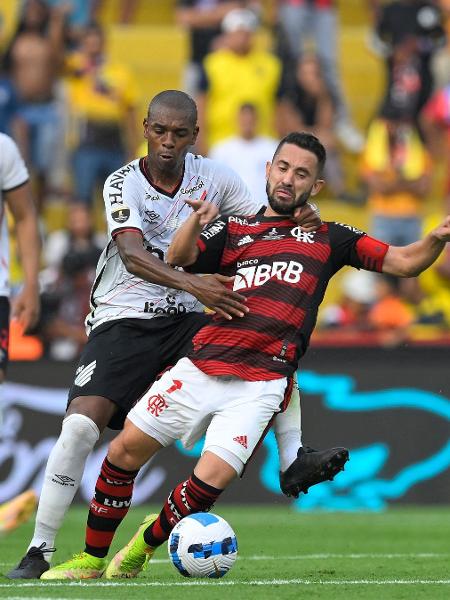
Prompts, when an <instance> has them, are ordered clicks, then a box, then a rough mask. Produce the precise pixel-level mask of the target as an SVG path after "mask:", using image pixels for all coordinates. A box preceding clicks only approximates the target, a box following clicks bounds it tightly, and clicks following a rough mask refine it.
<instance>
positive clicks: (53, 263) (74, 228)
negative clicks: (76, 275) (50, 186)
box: [43, 203, 105, 282]
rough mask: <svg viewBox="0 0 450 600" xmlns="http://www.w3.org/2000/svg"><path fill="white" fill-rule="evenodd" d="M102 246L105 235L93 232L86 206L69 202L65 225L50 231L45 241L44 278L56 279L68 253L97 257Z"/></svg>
mask: <svg viewBox="0 0 450 600" xmlns="http://www.w3.org/2000/svg"><path fill="white" fill-rule="evenodd" d="M104 246H105V236H104V235H102V234H100V233H96V232H95V229H94V223H93V220H92V216H91V214H90V212H89V209H88V208H87V206H86V205H85V204H80V203H73V204H71V205H70V206H69V212H68V218H67V224H66V226H65V227H64V228H63V229H59V230H57V231H54V232H52V233H51V234H50V235H49V236H48V237H47V240H46V241H45V244H44V248H43V258H44V263H45V266H46V272H45V280H46V281H52V282H53V281H55V280H56V279H57V277H58V275H59V271H60V269H61V266H62V263H63V260H64V257H65V256H66V255H67V254H68V253H73V252H77V253H80V254H87V255H88V256H97V257H98V256H100V254H101V251H102V249H103V248H104Z"/></svg>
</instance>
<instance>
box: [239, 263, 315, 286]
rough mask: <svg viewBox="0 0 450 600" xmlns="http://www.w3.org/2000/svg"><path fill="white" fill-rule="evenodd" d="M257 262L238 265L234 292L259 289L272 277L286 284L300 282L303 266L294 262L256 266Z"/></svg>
mask: <svg viewBox="0 0 450 600" xmlns="http://www.w3.org/2000/svg"><path fill="white" fill-rule="evenodd" d="M257 262H258V261H257V259H253V260H246V261H243V262H242V263H238V270H237V271H236V277H235V280H234V285H233V290H234V291H237V290H245V289H250V288H252V287H259V286H261V285H264V284H265V283H267V282H268V281H269V280H270V279H272V278H273V277H276V278H277V279H279V280H280V281H286V282H287V283H294V284H295V283H298V282H299V281H300V277H301V274H302V271H303V265H302V264H300V263H298V262H296V261H294V260H290V261H289V262H286V261H281V260H280V261H274V262H273V263H272V264H271V265H268V264H264V263H263V264H261V265H259V264H256V263H257ZM252 263H253V264H252Z"/></svg>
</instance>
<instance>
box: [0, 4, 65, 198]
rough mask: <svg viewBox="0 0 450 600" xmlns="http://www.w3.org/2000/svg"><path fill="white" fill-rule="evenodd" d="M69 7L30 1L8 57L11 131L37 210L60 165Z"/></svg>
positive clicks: (5, 60) (6, 64)
mask: <svg viewBox="0 0 450 600" xmlns="http://www.w3.org/2000/svg"><path fill="white" fill-rule="evenodd" d="M66 8H67V7H66V6H62V7H59V8H54V9H52V10H50V9H49V7H48V6H47V4H46V3H45V2H44V1H43V0H27V1H26V3H25V4H24V6H23V11H22V14H21V17H20V21H19V24H18V27H17V30H16V32H15V34H14V35H13V37H12V40H11V42H10V44H9V47H8V48H7V50H6V54H5V59H4V66H5V69H6V72H7V74H8V75H9V76H10V77H11V80H12V83H13V85H14V86H15V89H16V91H17V95H18V97H19V101H20V106H19V108H18V111H17V115H18V116H19V117H20V119H19V120H15V122H14V127H13V131H12V132H13V135H14V137H15V139H16V141H17V142H18V145H19V147H20V149H21V151H22V155H23V156H24V158H25V160H26V162H27V163H28V165H29V166H30V168H31V174H32V176H34V179H35V182H34V183H35V188H36V198H37V202H38V204H39V206H42V204H43V201H44V198H45V196H46V193H47V191H48V186H49V182H52V181H53V179H54V178H56V177H57V176H58V172H57V171H58V169H60V166H61V165H60V162H59V158H60V157H61V156H62V148H63V128H62V107H61V100H60V98H59V90H58V86H57V83H58V75H59V72H60V67H61V65H62V61H63V57H64V48H65V25H64V23H65V10H66Z"/></svg>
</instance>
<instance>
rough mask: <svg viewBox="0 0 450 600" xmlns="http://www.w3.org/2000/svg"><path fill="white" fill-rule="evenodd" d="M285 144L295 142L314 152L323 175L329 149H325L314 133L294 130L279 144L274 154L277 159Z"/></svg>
mask: <svg viewBox="0 0 450 600" xmlns="http://www.w3.org/2000/svg"><path fill="white" fill-rule="evenodd" d="M285 144H294V146H298V147H299V148H303V149H304V150H308V151H309V152H312V154H314V155H315V156H316V158H317V165H318V175H322V172H323V168H324V166H325V161H326V159H327V151H326V150H325V148H324V146H323V144H322V143H321V141H320V140H319V139H318V138H316V136H315V135H313V134H312V133H306V132H305V131H293V132H291V133H288V134H287V135H286V136H285V137H284V138H283V139H282V140H281V141H280V143H279V144H278V146H277V149H276V150H275V153H274V155H273V158H274V159H275V157H276V155H277V154H278V152H279V151H280V150H281V148H282V147H283V146H284V145H285Z"/></svg>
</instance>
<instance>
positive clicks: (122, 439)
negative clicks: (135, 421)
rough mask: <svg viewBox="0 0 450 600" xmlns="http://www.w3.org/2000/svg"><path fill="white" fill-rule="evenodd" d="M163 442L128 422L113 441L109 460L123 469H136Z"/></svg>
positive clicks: (109, 451)
mask: <svg viewBox="0 0 450 600" xmlns="http://www.w3.org/2000/svg"><path fill="white" fill-rule="evenodd" d="M160 448H161V444H159V443H158V442H157V441H156V440H154V439H153V438H151V437H150V436H148V435H146V434H144V433H143V432H142V431H140V430H139V429H137V428H136V427H134V426H132V427H130V426H129V425H128V423H127V424H126V426H125V429H124V430H123V431H122V432H121V433H120V434H119V435H118V436H117V437H116V438H115V439H114V440H113V441H112V442H111V444H110V445H109V449H108V460H109V461H110V462H111V463H112V464H113V465H115V466H116V467H119V468H121V469H125V470H127V471H134V470H136V469H139V468H140V467H142V465H143V464H145V463H146V462H147V461H148V460H149V459H150V458H151V457H152V456H153V455H154V454H155V453H156V452H157V451H158V450H159V449H160Z"/></svg>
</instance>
